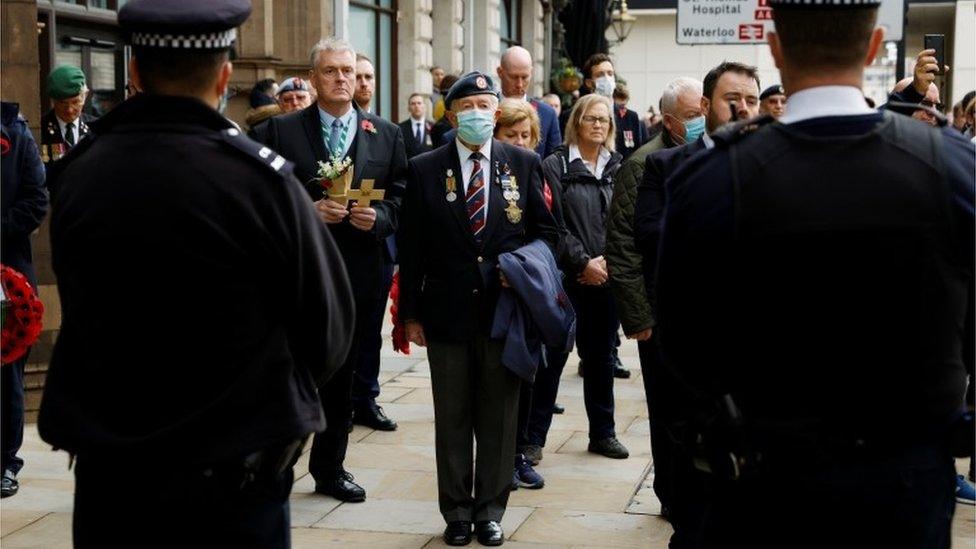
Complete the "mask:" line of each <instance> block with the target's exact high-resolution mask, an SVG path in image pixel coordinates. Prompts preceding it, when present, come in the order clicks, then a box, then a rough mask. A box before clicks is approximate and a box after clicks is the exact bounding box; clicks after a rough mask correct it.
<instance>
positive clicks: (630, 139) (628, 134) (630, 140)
mask: <svg viewBox="0 0 976 549" xmlns="http://www.w3.org/2000/svg"><path fill="white" fill-rule="evenodd" d="M624 146H625V147H627V148H630V147H633V146H634V132H633V131H632V130H624Z"/></svg>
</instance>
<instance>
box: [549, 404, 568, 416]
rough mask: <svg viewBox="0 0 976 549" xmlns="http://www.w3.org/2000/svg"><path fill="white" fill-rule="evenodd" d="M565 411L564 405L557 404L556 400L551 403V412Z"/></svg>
mask: <svg viewBox="0 0 976 549" xmlns="http://www.w3.org/2000/svg"><path fill="white" fill-rule="evenodd" d="M565 412H566V407H565V406H563V405H562V404H559V403H558V402H557V403H556V404H553V405H552V413H554V414H562V413H565Z"/></svg>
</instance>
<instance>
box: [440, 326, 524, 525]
mask: <svg viewBox="0 0 976 549" xmlns="http://www.w3.org/2000/svg"><path fill="white" fill-rule="evenodd" d="M503 346H504V342H503V341H500V340H492V339H488V338H486V337H476V338H474V339H472V340H471V341H467V342H437V341H428V346H427V358H428V359H429V360H430V381H431V388H432V391H433V394H434V431H435V434H436V438H435V450H436V453H437V492H438V502H439V505H440V511H441V515H443V517H444V520H445V521H446V522H452V521H458V520H467V521H472V520H473V521H476V522H477V521H487V520H496V521H500V520H501V519H502V516H503V515H504V514H505V508H506V507H507V506H508V495H509V491H510V490H511V483H512V466H513V459H514V455H515V430H516V423H517V416H518V401H519V385H520V380H519V378H518V376H516V375H515V374H514V373H512V371H511V370H509V369H508V368H506V367H505V366H504V365H503V364H502V347H503ZM475 442H477V454H474V449H473V447H474V443H475Z"/></svg>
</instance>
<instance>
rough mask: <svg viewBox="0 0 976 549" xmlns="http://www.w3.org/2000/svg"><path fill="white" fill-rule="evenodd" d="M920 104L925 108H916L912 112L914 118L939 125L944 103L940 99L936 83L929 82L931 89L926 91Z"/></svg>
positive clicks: (932, 124) (931, 124)
mask: <svg viewBox="0 0 976 549" xmlns="http://www.w3.org/2000/svg"><path fill="white" fill-rule="evenodd" d="M918 104H919V106H921V107H924V108H922V109H916V110H915V112H913V113H912V118H914V119H915V120H921V121H922V122H925V123H926V124H928V125H929V126H932V127H935V126H938V125H939V118H938V114H939V113H941V112H942V111H943V109H944V107H943V105H942V103H941V102H940V101H939V87H938V86H936V85H935V84H934V83H933V84H929V89H928V91H926V92H925V97H924V98H922V100H921V101H919V102H918Z"/></svg>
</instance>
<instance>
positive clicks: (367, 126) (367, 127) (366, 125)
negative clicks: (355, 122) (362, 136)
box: [359, 120, 376, 133]
mask: <svg viewBox="0 0 976 549" xmlns="http://www.w3.org/2000/svg"><path fill="white" fill-rule="evenodd" d="M359 127H361V128H362V129H363V131H367V132H369V133H376V126H374V125H373V123H372V122H370V121H369V120H363V121H362V123H360V124H359Z"/></svg>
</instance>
